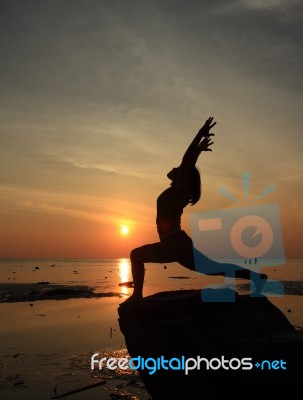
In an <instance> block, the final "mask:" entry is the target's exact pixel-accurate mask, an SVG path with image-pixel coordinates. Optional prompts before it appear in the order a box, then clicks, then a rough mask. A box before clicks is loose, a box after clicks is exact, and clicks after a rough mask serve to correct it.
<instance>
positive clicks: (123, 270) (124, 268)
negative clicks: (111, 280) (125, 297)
mask: <svg viewBox="0 0 303 400" xmlns="http://www.w3.org/2000/svg"><path fill="white" fill-rule="evenodd" d="M118 268H119V278H120V282H119V283H122V282H129V281H130V280H131V265H130V260H128V259H127V258H121V259H120V260H119V264H118ZM121 292H122V293H123V294H128V293H129V288H127V287H125V286H121Z"/></svg>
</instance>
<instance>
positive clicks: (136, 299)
mask: <svg viewBox="0 0 303 400" xmlns="http://www.w3.org/2000/svg"><path fill="white" fill-rule="evenodd" d="M142 301H143V296H142V295H138V294H134V293H133V294H132V295H131V296H130V297H129V298H128V299H126V300H125V301H123V303H120V306H128V305H133V304H138V303H141V302H142Z"/></svg>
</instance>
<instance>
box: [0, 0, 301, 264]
mask: <svg viewBox="0 0 303 400" xmlns="http://www.w3.org/2000/svg"><path fill="white" fill-rule="evenodd" d="M302 16H303V3H302V1H301V0H297V1H296V0H230V1H229V0H204V1H196V0H187V1H181V0H145V1H144V0H140V1H139V0H128V1H123V0H111V1H108V0H107V1H106V0H44V1H41V0H27V1H26V2H25V1H22V0H2V1H1V3H0V46H1V62H0V103H1V104H0V143H1V144H0V220H1V224H0V257H12V258H23V257H36V258H40V257H46V258H47V257H55V258H60V257H72V258H78V257H80V258H84V257H89V258H99V257H100V258H104V257H105V258H112V257H128V256H129V253H130V251H131V249H132V248H134V247H137V246H140V245H142V244H145V243H152V242H155V241H157V240H158V237H157V232H156V227H155V218H156V208H155V206H156V199H157V197H158V195H159V194H160V193H161V192H162V191H163V190H164V189H165V188H166V187H168V185H169V181H168V179H167V178H166V173H167V172H168V171H169V170H170V169H171V168H172V167H175V166H178V165H179V163H180V161H181V158H182V156H183V153H184V151H185V150H186V148H187V146H188V145H189V143H190V141H191V140H192V139H193V137H194V135H195V134H196V132H197V131H198V130H199V128H200V127H201V126H202V125H203V123H204V121H205V120H206V119H207V118H208V117H209V116H213V117H214V118H215V120H216V121H217V125H216V126H215V127H214V129H213V132H214V133H215V136H214V145H213V146H212V147H213V151H212V152H208V153H205V154H202V155H201V157H200V158H199V160H198V162H197V166H198V168H199V169H200V172H201V177H202V191H203V194H202V198H201V200H200V201H199V203H198V204H196V205H195V206H193V207H187V208H186V210H185V212H184V214H183V217H182V227H183V228H184V229H185V230H186V231H187V232H188V233H189V234H190V222H189V221H190V216H191V215H192V213H197V212H202V211H203V212H206V211H211V210H217V209H225V208H231V207H242V206H250V205H252V204H268V203H277V204H278V205H279V210H280V218H281V226H282V234H283V241H284V247H285V253H286V256H287V257H288V258H303V250H302V244H301V243H302V240H301V237H302V227H303V222H302V221H303V219H302V216H303V202H302V194H303V189H302V161H301V160H302V155H301V151H302V144H303V139H302V122H303V113H302V104H303V102H302V97H303V96H302V87H303V85H302V70H303V55H302V42H303V37H302V36H303V28H302V26H303V23H302ZM243 173H250V174H251V181H250V187H249V193H248V196H247V197H245V196H244V189H243V185H242V180H241V176H242V174H243ZM269 184H273V185H275V188H276V189H275V190H274V191H272V192H271V193H269V194H268V195H267V196H265V197H264V198H262V199H261V200H258V201H256V198H257V196H258V195H259V194H260V193H261V192H262V191H263V189H264V188H266V187H267V186H268V185H269ZM222 186H224V187H225V188H226V189H228V191H229V192H230V193H232V194H233V195H234V196H235V197H236V198H237V199H238V201H237V202H235V201H233V200H231V199H230V198H228V197H226V196H223V195H222ZM220 191H221V192H220ZM124 225H126V226H127V227H128V229H129V233H128V234H126V235H123V234H122V233H121V228H122V226H124ZM227 234H228V233H227Z"/></svg>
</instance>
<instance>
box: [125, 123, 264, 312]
mask: <svg viewBox="0 0 303 400" xmlns="http://www.w3.org/2000/svg"><path fill="white" fill-rule="evenodd" d="M215 125H216V122H214V121H213V117H210V118H208V119H207V120H206V122H205V124H204V125H203V126H202V128H201V129H200V130H199V132H198V133H197V134H196V136H195V138H194V139H193V141H192V142H191V144H190V145H189V147H188V149H187V150H186V152H185V154H184V156H183V158H182V161H181V164H180V165H179V166H178V167H176V168H173V169H172V170H171V171H169V172H168V174H167V177H168V179H170V180H171V184H170V186H169V187H168V188H167V189H166V190H164V192H162V193H161V194H160V196H159V197H158V199H157V219H156V224H157V231H158V234H159V238H160V241H159V242H157V243H153V244H146V245H144V246H141V247H138V248H136V249H134V250H132V251H131V254H130V260H131V267H132V275H133V281H134V291H133V294H132V295H131V296H130V297H129V298H128V299H127V300H125V301H124V302H123V303H122V304H121V305H130V304H132V303H134V302H139V301H141V300H142V299H143V283H144V273H145V269H144V263H170V262H178V263H180V264H181V265H182V266H183V267H185V268H188V269H190V270H196V271H198V272H199V273H204V274H207V275H223V276H224V275H225V276H229V277H232V278H234V277H236V278H243V279H248V280H250V279H252V280H253V282H254V283H255V287H256V292H257V293H261V291H262V288H263V286H264V284H265V282H266V279H267V277H266V275H264V274H262V275H260V274H258V273H256V272H253V271H249V270H247V269H245V268H242V267H240V266H238V265H235V264H227V263H218V262H216V261H213V260H211V259H210V258H208V257H207V256H205V255H204V254H202V253H201V252H199V251H198V250H196V249H195V248H194V246H193V242H192V239H191V238H190V237H189V236H188V235H187V233H186V232H185V231H184V230H182V229H181V216H182V213H183V210H184V208H185V207H186V206H188V205H189V204H190V205H194V204H196V203H197V202H198V201H199V199H200V197H201V179H200V173H199V170H198V169H197V167H196V162H197V160H198V157H199V155H200V154H201V153H202V152H207V151H212V149H211V148H210V146H211V145H212V144H213V142H212V141H211V140H212V139H211V137H212V136H214V134H213V133H211V132H210V130H211V129H212V128H213V127H214V126H215ZM219 245H220V244H219V243H218V246H219ZM194 252H195V255H194ZM260 278H262V279H260Z"/></svg>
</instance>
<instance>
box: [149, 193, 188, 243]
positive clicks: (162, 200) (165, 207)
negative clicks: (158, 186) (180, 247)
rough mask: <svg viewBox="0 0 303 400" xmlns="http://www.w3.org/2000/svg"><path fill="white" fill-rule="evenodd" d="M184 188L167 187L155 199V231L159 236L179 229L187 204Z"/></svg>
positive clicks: (161, 236)
mask: <svg viewBox="0 0 303 400" xmlns="http://www.w3.org/2000/svg"><path fill="white" fill-rule="evenodd" d="M188 203H189V201H188V194H187V193H186V191H184V190H179V189H176V188H174V187H169V188H168V189H166V190H164V192H162V193H161V194H160V196H159V197H158V199H157V219H156V224H157V231H158V234H159V236H160V238H163V236H165V235H168V234H169V233H172V232H175V231H178V230H180V229H181V216H182V214H183V209H184V207H186V206H187V205H188Z"/></svg>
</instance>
